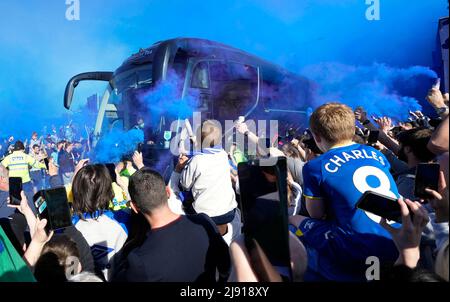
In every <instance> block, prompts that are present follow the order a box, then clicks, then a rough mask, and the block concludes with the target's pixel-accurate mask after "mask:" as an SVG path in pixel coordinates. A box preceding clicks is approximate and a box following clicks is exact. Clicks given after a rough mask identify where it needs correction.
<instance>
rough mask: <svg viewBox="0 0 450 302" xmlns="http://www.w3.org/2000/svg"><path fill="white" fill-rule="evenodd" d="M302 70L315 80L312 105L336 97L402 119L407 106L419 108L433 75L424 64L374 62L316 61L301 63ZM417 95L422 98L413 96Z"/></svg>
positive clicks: (353, 105) (407, 109)
mask: <svg viewBox="0 0 450 302" xmlns="http://www.w3.org/2000/svg"><path fill="white" fill-rule="evenodd" d="M302 74H303V75H305V76H306V77H308V78H310V79H312V80H313V81H315V82H316V83H317V87H316V91H315V97H314V104H313V106H314V107H317V106H319V105H321V104H323V103H326V102H332V101H337V102H342V103H345V104H347V105H349V106H351V107H353V108H356V107H357V106H362V107H364V108H365V109H366V110H367V111H368V112H369V113H370V114H373V115H377V116H390V117H393V118H395V119H397V120H406V119H407V118H408V112H409V111H410V110H411V111H415V110H421V109H422V105H424V101H423V100H422V99H424V97H425V95H426V92H427V90H428V89H429V88H430V86H431V84H432V83H433V80H435V79H436V77H437V75H436V73H435V72H434V71H432V70H431V69H429V68H427V67H422V66H413V67H409V68H394V67H389V66H387V65H385V64H377V63H375V64H373V65H370V66H351V65H345V64H340V63H320V64H316V65H310V66H307V67H305V68H304V69H303V70H302ZM417 95H422V98H421V99H418V98H416V97H414V96H417Z"/></svg>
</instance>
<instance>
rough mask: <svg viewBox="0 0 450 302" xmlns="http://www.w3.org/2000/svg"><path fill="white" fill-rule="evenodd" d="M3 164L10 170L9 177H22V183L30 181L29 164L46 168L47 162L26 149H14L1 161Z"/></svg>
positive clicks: (37, 167)
mask: <svg viewBox="0 0 450 302" xmlns="http://www.w3.org/2000/svg"><path fill="white" fill-rule="evenodd" d="M1 164H2V165H3V166H4V167H5V168H7V169H8V170H9V177H20V178H22V183H26V182H29V181H30V180H31V179H30V171H29V166H31V167H33V168H36V169H45V164H44V163H40V162H38V161H37V160H36V159H34V158H33V157H32V156H31V155H28V154H26V153H25V152H24V151H20V150H19V151H14V152H13V153H11V154H10V155H8V156H7V157H5V159H4V160H3V161H2V162H1Z"/></svg>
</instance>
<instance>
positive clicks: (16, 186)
mask: <svg viewBox="0 0 450 302" xmlns="http://www.w3.org/2000/svg"><path fill="white" fill-rule="evenodd" d="M20 192H22V178H21V177H10V178H9V203H10V204H12V205H20V202H21V201H22V197H21V196H20Z"/></svg>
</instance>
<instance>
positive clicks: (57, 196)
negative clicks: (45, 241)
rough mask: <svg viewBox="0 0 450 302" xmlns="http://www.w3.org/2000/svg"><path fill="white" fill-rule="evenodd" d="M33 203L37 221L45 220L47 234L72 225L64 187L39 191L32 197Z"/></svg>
mask: <svg viewBox="0 0 450 302" xmlns="http://www.w3.org/2000/svg"><path fill="white" fill-rule="evenodd" d="M33 201H34V205H35V207H36V210H37V212H38V216H39V219H41V220H42V219H46V220H47V225H46V226H45V229H46V231H47V233H49V232H50V231H51V230H58V229H63V228H66V227H68V226H71V225H72V215H71V212H70V207H69V201H68V200H67V192H66V189H65V188H64V187H59V188H55V189H50V190H41V191H39V192H37V193H36V194H35V195H34V197H33Z"/></svg>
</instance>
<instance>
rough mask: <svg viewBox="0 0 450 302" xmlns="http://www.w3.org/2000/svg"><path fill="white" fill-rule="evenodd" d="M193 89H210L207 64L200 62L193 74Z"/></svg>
mask: <svg viewBox="0 0 450 302" xmlns="http://www.w3.org/2000/svg"><path fill="white" fill-rule="evenodd" d="M191 87H192V88H201V89H208V88H209V74H208V63H207V62H199V63H198V64H197V65H196V66H195V68H194V72H193V73H192V81H191Z"/></svg>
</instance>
